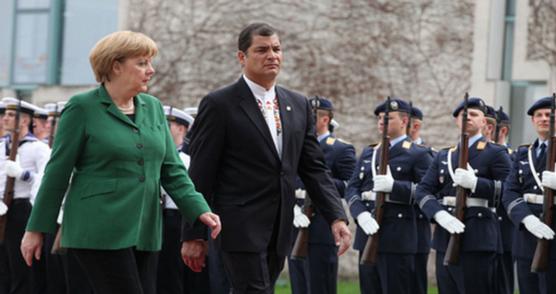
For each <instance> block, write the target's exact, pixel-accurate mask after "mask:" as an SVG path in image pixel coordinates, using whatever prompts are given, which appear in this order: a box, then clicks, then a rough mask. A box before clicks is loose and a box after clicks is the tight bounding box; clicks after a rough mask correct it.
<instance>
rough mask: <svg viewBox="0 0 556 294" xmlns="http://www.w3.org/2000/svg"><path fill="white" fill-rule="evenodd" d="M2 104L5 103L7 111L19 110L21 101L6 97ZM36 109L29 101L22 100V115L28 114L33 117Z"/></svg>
mask: <svg viewBox="0 0 556 294" xmlns="http://www.w3.org/2000/svg"><path fill="white" fill-rule="evenodd" d="M2 103H4V106H5V108H6V110H17V106H18V105H19V100H18V99H16V98H13V97H4V98H2ZM35 108H36V106H35V105H33V104H31V103H29V102H27V101H23V100H21V109H20V111H21V112H22V113H27V114H29V115H31V116H32V115H33V113H34V112H35Z"/></svg>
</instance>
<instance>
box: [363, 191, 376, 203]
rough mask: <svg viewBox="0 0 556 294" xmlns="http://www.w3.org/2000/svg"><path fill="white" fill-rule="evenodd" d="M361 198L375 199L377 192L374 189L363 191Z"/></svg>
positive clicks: (366, 199)
mask: <svg viewBox="0 0 556 294" xmlns="http://www.w3.org/2000/svg"><path fill="white" fill-rule="evenodd" d="M361 200H365V201H371V200H372V201H375V200H376V193H375V192H373V191H365V192H363V193H361Z"/></svg>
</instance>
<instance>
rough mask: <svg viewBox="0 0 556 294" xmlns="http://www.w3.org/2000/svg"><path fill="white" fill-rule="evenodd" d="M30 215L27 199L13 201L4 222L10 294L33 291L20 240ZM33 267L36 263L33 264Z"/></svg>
mask: <svg viewBox="0 0 556 294" xmlns="http://www.w3.org/2000/svg"><path fill="white" fill-rule="evenodd" d="M30 213H31V203H30V202H29V199H14V201H13V202H12V205H11V207H10V209H9V210H8V215H7V218H8V219H7V222H6V235H5V236H6V239H5V245H6V254H7V256H8V269H9V272H10V293H12V294H19V293H22V294H29V293H32V292H31V291H32V290H33V289H34V285H35V283H34V274H33V269H32V268H30V267H28V266H27V264H25V261H24V260H23V256H22V255H21V250H20V246H21V238H23V233H24V232H25V227H26V226H27V219H28V218H29V215H30ZM33 266H34V267H35V270H36V266H37V263H33Z"/></svg>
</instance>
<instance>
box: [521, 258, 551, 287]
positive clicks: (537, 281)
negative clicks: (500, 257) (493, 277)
mask: <svg viewBox="0 0 556 294" xmlns="http://www.w3.org/2000/svg"><path fill="white" fill-rule="evenodd" d="M516 262H517V279H518V284H519V293H520V294H555V293H556V278H555V277H556V260H555V259H551V260H550V262H549V263H548V269H547V271H546V272H543V273H532V272H531V263H532V262H533V261H532V260H531V259H525V258H517V259H516Z"/></svg>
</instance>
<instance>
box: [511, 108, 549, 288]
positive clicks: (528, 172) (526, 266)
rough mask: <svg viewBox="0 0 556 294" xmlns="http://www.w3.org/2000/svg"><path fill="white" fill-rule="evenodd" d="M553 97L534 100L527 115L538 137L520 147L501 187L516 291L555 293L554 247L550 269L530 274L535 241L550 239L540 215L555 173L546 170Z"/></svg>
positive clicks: (547, 228)
mask: <svg viewBox="0 0 556 294" xmlns="http://www.w3.org/2000/svg"><path fill="white" fill-rule="evenodd" d="M551 99H552V97H545V98H542V99H540V100H538V101H536V102H535V103H534V104H533V105H532V106H531V108H529V110H528V111H527V114H528V115H530V116H531V122H532V124H533V127H534V128H535V131H536V132H537V136H538V138H537V139H536V140H535V141H534V142H533V144H531V145H523V146H519V148H518V149H517V151H516V152H515V159H514V163H513V167H512V170H511V173H510V175H509V176H508V179H507V180H506V182H505V185H504V193H503V203H504V207H505V208H506V211H507V212H508V216H509V217H510V219H511V220H512V221H513V223H514V225H515V226H516V227H518V228H519V229H518V230H516V235H515V238H514V246H513V255H514V257H515V259H516V263H517V278H518V284H519V292H520V293H521V294H529V293H556V280H555V279H554V276H555V275H556V262H555V261H554V258H555V257H556V246H555V243H554V242H551V243H552V244H551V245H550V258H551V259H550V261H549V269H548V271H547V272H546V273H532V272H531V262H532V259H533V254H534V252H535V247H536V245H537V238H539V239H540V238H543V239H549V240H551V239H553V238H554V231H553V228H554V223H552V225H551V226H547V225H545V224H544V223H543V222H541V221H540V220H539V216H540V215H541V213H542V203H543V195H542V194H543V191H544V189H546V188H550V189H556V174H555V173H554V172H550V171H545V167H546V153H547V150H546V147H547V140H550V134H549V130H550V127H549V125H550V123H549V122H550V105H551Z"/></svg>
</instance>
